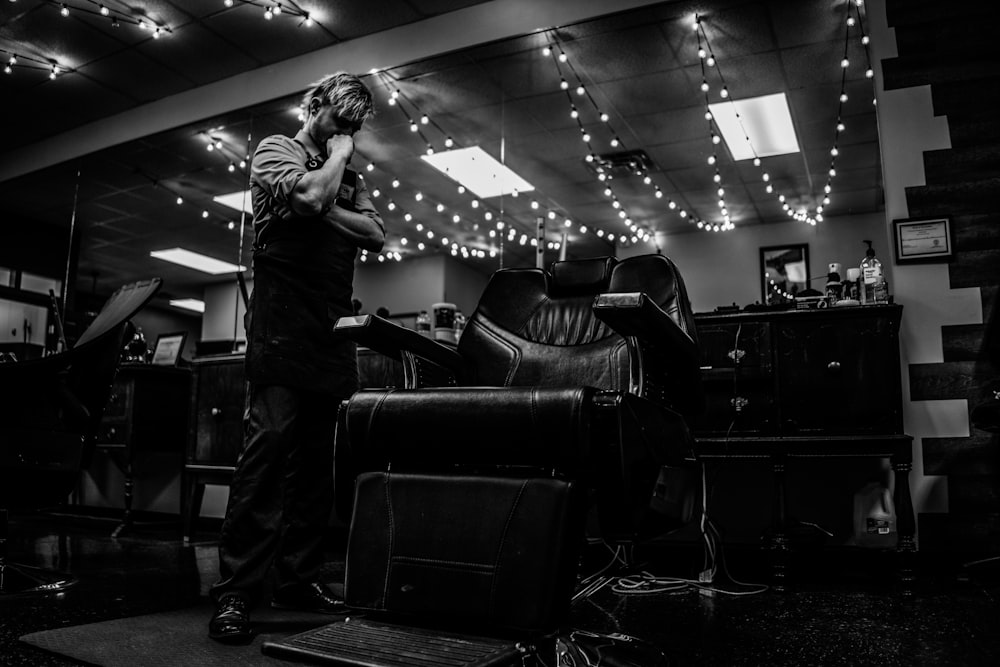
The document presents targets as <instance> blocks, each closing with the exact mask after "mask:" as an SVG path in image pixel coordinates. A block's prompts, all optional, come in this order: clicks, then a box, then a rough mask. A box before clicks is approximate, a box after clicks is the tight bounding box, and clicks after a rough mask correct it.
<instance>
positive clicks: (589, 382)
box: [458, 255, 695, 393]
mask: <svg viewBox="0 0 1000 667" xmlns="http://www.w3.org/2000/svg"><path fill="white" fill-rule="evenodd" d="M607 292H644V293H646V294H647V295H648V296H649V298H650V299H651V300H652V301H653V302H654V303H656V304H657V305H658V306H659V307H660V308H662V309H663V310H664V311H665V312H667V313H668V314H669V315H670V316H671V317H672V319H673V320H674V321H675V322H676V323H677V324H678V326H679V327H680V328H681V329H682V330H683V331H684V332H686V333H687V334H688V335H689V336H691V337H692V338H694V337H695V327H694V316H693V314H692V312H691V306H690V304H689V302H688V298H687V291H686V290H685V288H684V282H683V280H682V279H681V276H680V274H679V273H678V272H677V269H676V267H675V266H674V264H673V262H671V261H670V260H669V259H667V258H666V257H664V256H663V255H642V256H638V257H631V258H628V259H624V260H617V259H615V258H613V257H600V258H593V259H583V260H570V261H563V262H555V263H553V264H552V267H551V270H550V271H544V270H542V269H504V270H500V271H497V272H496V273H495V274H494V275H493V277H492V278H491V279H490V281H489V283H488V284H487V286H486V289H485V290H484V291H483V295H482V297H481V298H480V301H479V306H478V307H477V308H476V311H475V312H474V313H473V314H472V317H471V318H470V319H469V322H468V323H467V324H466V327H465V331H464V332H463V334H462V338H461V341H460V342H459V347H458V350H459V353H460V354H461V355H462V357H463V358H464V359H465V361H466V362H467V363H468V364H469V367H470V369H471V373H470V377H469V378H468V379H467V382H466V384H469V385H488V386H591V387H597V388H599V389H610V390H615V391H625V392H629V391H632V392H633V393H635V388H636V387H639V386H641V384H642V383H641V382H640V381H639V378H638V377H637V375H638V374H639V372H640V368H641V366H640V365H639V364H638V363H637V360H636V359H635V358H634V355H635V354H637V353H641V351H640V350H635V349H633V350H629V349H628V345H627V341H626V340H625V339H624V338H623V337H622V336H620V335H618V334H617V333H615V332H614V331H613V330H612V329H611V328H610V327H608V326H607V325H606V324H605V323H604V322H602V321H601V320H599V319H598V318H597V317H596V316H595V315H594V313H593V310H592V307H593V304H594V299H595V298H596V297H597V296H598V295H599V294H603V293H607Z"/></svg>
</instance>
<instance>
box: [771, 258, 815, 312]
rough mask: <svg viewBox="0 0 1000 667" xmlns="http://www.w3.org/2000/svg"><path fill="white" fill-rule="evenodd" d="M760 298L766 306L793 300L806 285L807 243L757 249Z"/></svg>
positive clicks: (807, 285) (807, 286) (807, 266)
mask: <svg viewBox="0 0 1000 667" xmlns="http://www.w3.org/2000/svg"><path fill="white" fill-rule="evenodd" d="M760 273H761V276H762V280H761V284H760V300H761V303H763V304H764V305H765V306H778V305H782V304H788V303H792V302H793V301H794V299H795V295H796V294H799V293H800V292H802V291H803V290H806V289H808V288H809V246H808V245H807V244H805V243H797V244H794V245H781V246H768V247H765V248H761V249H760Z"/></svg>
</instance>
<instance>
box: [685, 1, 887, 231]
mask: <svg viewBox="0 0 1000 667" xmlns="http://www.w3.org/2000/svg"><path fill="white" fill-rule="evenodd" d="M845 1H846V13H847V15H848V19H847V20H846V21H845V24H846V28H845V36H844V53H843V57H842V58H841V60H840V66H841V91H840V95H839V98H838V99H839V104H840V107H839V108H838V110H837V124H836V133H835V136H834V142H833V146H832V148H831V149H830V157H831V160H830V167H829V169H828V171H827V174H828V179H827V182H826V185H825V186H824V188H823V189H824V193H825V196H824V197H823V199H822V203H821V204H819V205H817V206H814V209H813V210H814V213H812V214H810V213H809V212H808V211H807V210H806V209H805V208H802V209H800V210H798V211H795V210H793V208H792V206H791V205H790V204H789V203H788V202H787V201H786V197H785V195H783V194H781V193H778V194H777V200H778V202H779V203H780V204H781V208H782V210H784V211H785V212H786V214H787V215H788V216H789V217H792V218H794V219H795V220H798V221H801V222H806V223H808V224H810V225H815V224H816V223H817V222H822V220H823V215H822V213H823V210H824V207H825V206H827V205H828V204H829V203H830V197H829V193H830V192H831V191H832V179H833V178H834V177H835V176H836V174H837V172H836V168H835V161H836V158H837V156H839V154H840V150H839V148H838V142H839V136H840V133H841V132H843V131H844V129H845V125H844V123H843V121H842V116H843V105H844V103H846V102H847V100H848V95H847V90H846V85H847V71H848V68H849V67H850V64H851V62H850V59H849V58H848V48H849V40H850V28H852V27H854V26H861V24H862V17H861V13H860V10H859V9H857V7H858V6H860V5H861V4H862V2H861V1H860V0H854V2H855V5H856V6H854V8H853V9H854V12H855V13H856V14H857V19H856V20H855V19H854V17H851V16H850V14H851V11H852V0H845ZM695 27H696V30H697V31H698V32H697V34H698V55H699V58H700V60H701V61H702V63H703V65H702V75H703V77H705V76H707V75H706V70H705V64H707V60H708V58H709V57H710V55H711V53H712V49H711V44H710V42H709V38H708V34H707V33H706V32H705V29H704V26H703V25H702V23H701V19H700V17H698V16H696V17H695ZM702 38H704V42H705V44H704V46H703V45H702ZM861 43H862V45H863V46H864V47H865V54H866V58H869V63H868V67H867V69H866V70H865V77H866V78H869V79H870V78H872V77H873V76H874V72H873V71H872V68H871V64H870V57H869V55H868V45H869V43H870V39H869V38H868V35H866V34H864V31H863V28H862V36H861ZM706 47H707V48H706ZM716 71H718V72H719V78H720V79H722V78H723V77H722V72H721V70H716ZM705 80H707V79H705ZM703 90H704V88H703ZM720 90H721V91H722V92H720V94H722V96H723V97H728V89H727V88H726V86H725V82H724V80H723V85H722V87H721V89H720ZM724 93H725V94H724ZM706 94H707V93H706ZM707 108H708V102H707V98H706V109H707ZM705 118H706V119H708V120H709V123H710V134H711V135H712V139H713V142H714V141H715V136H716V135H715V133H714V129H713V128H714V123H713V120H712V118H711V112H710V111H706V114H705ZM736 119H737V121H739V122H740V124H741V126H742V119H741V118H740V114H739V112H738V111H736ZM744 138H745V139H746V141H747V143H748V144H749V145H750V148H751V151H752V152H753V153H754V160H753V163H754V166H756V167H758V168H761V171H762V173H761V180H762V181H763V182H764V183H765V191H766V192H767V193H768V194H775V189H774V186H773V185H772V184H771V183H770V182H769V181H770V180H771V179H770V175H769V174H768V172H767V171H764V170H763V169H762V163H761V160H760V158H759V157H758V156H757V155H756V150H755V149H754V147H753V145H752V142H751V141H750V139H749V137H748V136H746V132H745V131H744ZM709 164H715V156H714V155H713V156H712V157H711V158H709ZM714 180H715V181H716V182H717V183H718V182H719V172H718V170H716V173H715V176H714ZM720 206H721V200H720ZM723 210H725V209H723ZM727 222H728V221H727ZM699 228H704V229H710V230H712V231H715V229H714V225H713V226H710V225H705V226H701V225H699Z"/></svg>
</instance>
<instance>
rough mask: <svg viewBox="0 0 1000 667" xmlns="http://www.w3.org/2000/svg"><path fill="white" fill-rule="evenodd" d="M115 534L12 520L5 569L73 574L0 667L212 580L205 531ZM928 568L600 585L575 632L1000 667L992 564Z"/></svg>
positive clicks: (743, 567)
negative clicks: (63, 633)
mask: <svg viewBox="0 0 1000 667" xmlns="http://www.w3.org/2000/svg"><path fill="white" fill-rule="evenodd" d="M113 525H114V524H113V523H111V522H107V521H93V520H85V519H81V518H59V517H53V516H14V517H12V525H11V535H10V543H9V551H10V556H11V559H12V560H17V561H21V562H31V563H34V564H40V565H46V566H57V567H59V568H62V569H66V570H70V571H72V572H73V573H74V574H76V575H77V576H78V577H79V579H80V582H79V583H78V584H77V585H76V586H74V587H72V588H70V589H69V590H68V591H67V592H66V593H65V594H64V595H62V596H60V597H49V598H35V599H24V598H21V599H0V664H3V665H72V664H77V663H75V662H73V661H70V660H67V659H64V658H60V657H58V656H53V655H50V654H47V653H44V652H42V651H40V650H38V649H35V648H33V647H30V646H27V645H25V644H23V643H21V642H19V641H18V637H20V636H21V635H23V634H26V633H29V632H35V631H38V630H43V629H49V628H57V627H65V626H70V625H77V624H83V623H91V622H95V621H101V620H107V619H113V618H120V617H125V616H133V615H140V614H147V613H152V612H156V611H163V610H168V609H178V608H182V607H185V606H190V605H194V604H197V603H198V602H199V600H200V598H201V597H202V596H204V594H205V591H206V589H207V586H208V585H209V584H210V583H211V582H212V581H214V579H215V577H216V575H217V563H216V551H215V545H214V543H213V542H212V541H211V539H212V536H211V533H204V534H202V535H200V538H201V541H199V542H196V543H195V544H192V545H183V544H182V543H181V542H180V541H179V540H178V539H177V537H176V532H177V531H176V526H168V525H164V526H159V527H156V526H144V527H141V528H140V529H138V530H136V531H133V532H132V533H128V534H126V535H125V536H123V537H120V538H119V539H116V540H115V539H111V538H110V536H109V535H110V532H111V528H112V527H113ZM342 537H343V536H342V535H340V534H333V535H332V536H331V541H330V547H331V548H330V562H329V565H328V573H329V574H330V575H331V577H337V576H339V575H340V573H341V572H342V561H341V560H340V558H341V556H340V554H341V553H342V548H341V547H342ZM591 549H592V551H591V552H590V553H589V554H588V558H586V559H585V560H586V561H588V562H589V563H590V564H589V565H587V567H591V568H594V569H596V567H599V565H600V564H601V563H602V561H606V560H607V554H606V553H604V552H603V551H601V549H600V548H597V547H591ZM727 553H728V554H729V555H730V557H729V559H728V560H729V561H730V563H731V565H730V570H732V571H733V574H734V575H735V576H736V577H737V578H738V579H740V580H742V581H761V580H763V578H764V570H763V568H762V567H761V565H762V563H761V560H760V559H759V558H758V557H757V555H756V552H755V551H751V550H746V549H742V550H741V549H737V548H729V549H727ZM645 555H646V557H647V562H646V563H645V564H644V566H645V569H647V570H648V571H650V572H652V573H654V574H656V575H659V576H667V575H670V576H692V574H693V572H692V571H691V570H696V569H697V564H698V558H695V557H694V556H695V554H694V552H693V551H687V552H683V551H682V550H678V549H676V548H672V549H661V548H657V549H652V550H647V552H646V554H645ZM928 560H929V559H928V558H926V557H925V558H923V560H922V562H923V563H924V566H923V567H922V570H921V579H920V584H919V587H918V589H917V592H916V595H914V596H913V597H910V598H907V597H903V596H900V595H899V594H898V593H897V592H895V591H894V590H893V587H892V586H891V585H889V582H891V579H892V578H891V569H890V568H889V567H888V561H887V560H886V559H885V558H884V557H883V556H882V555H880V554H876V553H873V552H864V553H862V552H846V551H843V550H841V551H837V552H809V553H799V554H796V562H797V563H798V564H799V567H798V568H797V570H796V580H797V582H798V583H797V585H796V586H795V588H794V590H792V591H790V592H788V593H783V594H781V593H775V592H773V591H767V592H764V593H761V594H757V595H744V596H730V595H724V594H720V593H716V594H714V595H705V594H702V593H698V592H697V591H694V590H685V591H682V592H679V593H674V594H668V593H659V594H643V595H623V594H619V593H616V592H614V591H613V590H611V588H610V587H605V588H603V589H601V590H600V591H598V592H597V593H595V594H593V595H591V596H590V597H589V598H585V599H583V600H581V601H579V602H577V603H576V604H575V605H574V608H573V612H572V617H571V624H572V625H573V627H576V628H584V629H587V630H591V631H595V632H602V633H612V632H620V633H624V634H627V635H631V636H633V637H638V638H641V639H643V640H645V641H647V642H649V643H651V644H654V645H655V646H657V647H659V648H660V649H661V650H662V651H663V652H664V653H665V654H666V655H667V656H668V657H669V658H670V659H671V664H677V665H996V664H1000V632H998V630H1000V606H998V604H997V602H998V601H997V595H998V593H1000V587H998V586H997V581H998V579H1000V577H998V576H997V574H996V572H998V571H1000V567H997V568H996V569H991V568H990V567H989V566H986V567H982V568H976V569H973V570H972V571H971V572H972V575H973V576H972V577H971V578H970V577H968V576H966V575H967V574H968V573H969V571H968V570H965V569H963V568H961V567H960V566H959V565H958V564H954V565H948V564H946V565H940V564H939V565H937V566H936V567H930V566H928V565H927V561H928ZM720 585H722V586H728V587H729V588H735V586H733V585H732V584H726V583H722V584H720ZM206 622H207V619H206ZM136 667H141V665H137V666H136Z"/></svg>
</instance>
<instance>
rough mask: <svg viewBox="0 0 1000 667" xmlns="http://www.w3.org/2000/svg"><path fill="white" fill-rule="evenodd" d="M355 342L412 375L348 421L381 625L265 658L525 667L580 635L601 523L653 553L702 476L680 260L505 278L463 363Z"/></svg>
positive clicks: (440, 348)
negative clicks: (676, 487) (659, 522)
mask: <svg viewBox="0 0 1000 667" xmlns="http://www.w3.org/2000/svg"><path fill="white" fill-rule="evenodd" d="M336 329H337V331H338V332H339V333H340V334H341V335H343V336H345V337H348V338H351V339H353V340H355V341H357V342H358V343H361V344H364V345H365V346H367V347H369V348H371V349H373V350H376V351H378V352H381V353H383V354H387V355H389V356H391V357H393V358H396V359H400V360H402V361H403V362H404V368H405V371H406V388H404V389H382V390H375V389H369V390H362V391H360V392H358V393H356V394H355V395H354V396H353V397H352V398H351V399H350V400H348V401H346V402H345V403H344V404H343V406H342V408H341V411H340V415H339V426H338V430H337V435H336V462H335V477H336V491H337V509H338V513H339V514H340V515H341V516H342V517H349V518H350V533H349V539H348V548H347V559H346V575H345V600H346V602H347V605H348V606H349V607H351V608H353V609H355V610H359V611H361V612H363V614H362V618H360V619H358V618H354V619H351V621H350V622H347V623H335V624H332V625H330V626H327V627H325V628H321V629H320V630H318V631H313V633H312V634H310V633H307V634H309V637H302V636H299V637H293V638H291V639H290V640H286V643H285V645H284V647H280V646H277V645H274V644H272V645H265V651H268V652H271V653H274V654H279V655H280V654H281V653H282V650H284V651H285V654H295V655H299V656H303V655H311V656H312V657H313V658H317V659H323V660H327V661H331V662H333V663H334V664H358V665H361V664H364V665H396V664H438V663H436V662H426V663H425V662H423V660H430V659H431V656H432V655H433V656H438V653H435V651H447V652H449V654H450V652H452V651H456V650H457V649H455V648H454V642H458V643H460V644H462V646H464V647H465V648H464V649H462V650H463V651H465V650H466V649H467V650H468V653H462V655H469V656H472V655H475V656H476V657H475V659H474V660H473V659H472V658H463V660H467V661H466V662H455V663H448V664H462V665H466V664H468V665H486V664H507V662H504V660H514V661H517V662H516V664H522V662H521V661H523V660H525V659H526V656H525V655H523V654H524V652H525V650H526V649H525V646H526V643H525V640H531V641H534V640H535V639H537V638H540V637H548V638H550V639H551V638H553V637H555V636H557V634H558V630H559V629H560V628H561V627H562V626H563V624H564V623H565V622H566V621H567V617H568V612H569V608H570V600H571V598H572V595H573V592H574V588H575V586H576V581H577V567H578V563H579V559H580V555H581V549H582V546H583V544H584V543H585V541H586V537H587V531H588V530H592V529H591V528H588V527H587V526H588V525H589V524H592V523H594V522H593V521H588V516H589V517H590V518H591V519H593V518H596V523H597V526H598V527H597V528H596V530H598V531H599V534H600V537H601V538H603V539H605V540H607V541H630V540H634V539H636V538H637V537H639V536H641V534H642V533H643V531H644V530H645V529H646V528H647V526H649V525H651V524H650V521H651V519H654V518H656V517H652V516H651V515H652V514H654V512H653V511H652V510H651V509H650V507H651V498H652V497H653V494H654V490H655V487H656V486H657V480H658V479H662V477H661V474H662V470H663V468H664V467H665V466H682V465H684V464H685V462H686V461H690V459H691V457H692V449H693V448H692V440H691V438H690V436H689V434H688V431H687V428H686V426H685V422H684V415H685V414H690V413H692V412H696V411H699V410H700V409H701V406H702V396H701V392H700V376H699V358H698V349H697V344H696V340H695V327H694V320H693V317H692V314H691V310H690V306H689V304H688V299H687V294H686V292H685V289H684V283H683V281H682V279H681V276H680V274H679V273H678V272H677V269H676V267H675V266H674V264H673V263H672V262H671V261H670V260H669V259H667V258H666V257H663V256H661V255H645V256H639V257H632V258H629V259H624V260H621V261H618V260H616V259H614V258H611V257H607V258H596V259H586V260H574V261H563V262H556V263H554V264H553V265H552V266H551V270H549V271H545V270H541V269H504V270H500V271H497V272H496V273H495V274H494V275H493V276H492V278H491V279H490V281H489V283H488V285H487V286H486V288H485V290H484V292H483V294H482V297H481V299H480V301H479V304H478V306H477V308H476V310H475V312H474V313H473V315H472V316H471V318H470V319H469V321H468V323H467V324H466V326H465V330H464V332H463V334H462V336H461V338H460V340H459V342H458V345H457V347H456V346H449V345H446V344H442V343H438V342H436V341H433V340H430V339H428V338H424V337H422V336H420V335H419V334H417V333H416V332H414V331H410V330H408V329H405V328H403V327H400V326H397V325H394V324H392V323H390V322H388V321H386V320H382V319H380V318H377V317H374V316H371V315H362V316H355V317H349V318H342V319H341V320H340V321H339V322H338V323H337V326H336ZM660 518H662V517H660ZM680 518H681V519H683V517H680ZM652 523H653V524H655V523H656V521H653V522H652ZM456 633H459V634H456ZM360 636H364V637H365V638H366V639H365V648H364V649H361V648H360V647H359V646H358V645H357V642H359V641H360V640H359V639H357V637H360ZM513 640H517V641H513ZM476 641H478V642H481V643H480V644H475V647H470V646H469V642H473V643H475V642H476ZM560 641H564V640H560ZM442 642H444V643H442ZM449 642H451V643H449ZM505 642H506V643H505ZM518 642H519V643H518ZM442 647H445V648H442ZM480 650H481V651H482V652H481V653H477V652H476V651H480ZM358 651H360V653H358ZM310 652H311V653H310ZM401 656H403V657H401ZM380 660H382V661H380ZM408 660H409V661H408ZM490 660H494V661H493V662H491V661H490ZM354 661H356V662H354ZM525 664H535V663H525ZM614 664H631V663H626V662H618V663H614ZM637 664H638V663H637ZM644 664H649V665H653V664H657V663H655V662H645V663H644Z"/></svg>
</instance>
